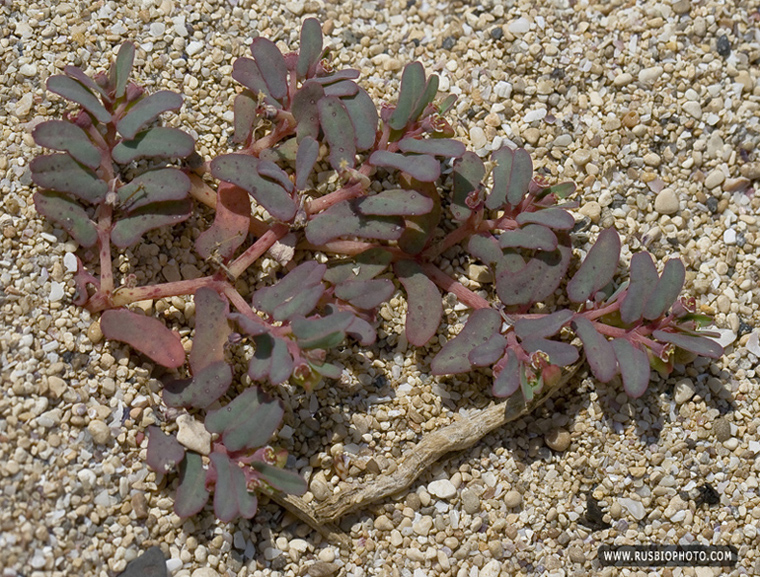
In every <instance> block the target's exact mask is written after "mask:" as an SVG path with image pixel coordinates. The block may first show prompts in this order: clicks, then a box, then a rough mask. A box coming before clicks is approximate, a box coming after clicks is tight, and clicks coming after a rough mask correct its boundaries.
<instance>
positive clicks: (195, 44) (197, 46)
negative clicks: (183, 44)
mask: <svg viewBox="0 0 760 577" xmlns="http://www.w3.org/2000/svg"><path fill="white" fill-rule="evenodd" d="M185 50H186V51H187V55H188V56H195V55H196V54H198V52H200V51H201V50H203V42H199V41H198V40H193V41H192V42H190V43H189V44H188V45H187V48H185Z"/></svg>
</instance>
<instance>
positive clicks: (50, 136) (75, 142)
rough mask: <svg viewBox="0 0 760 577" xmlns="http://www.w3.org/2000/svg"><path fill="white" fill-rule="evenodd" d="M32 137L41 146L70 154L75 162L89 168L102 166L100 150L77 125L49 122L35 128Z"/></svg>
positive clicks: (55, 121)
mask: <svg viewBox="0 0 760 577" xmlns="http://www.w3.org/2000/svg"><path fill="white" fill-rule="evenodd" d="M32 137H33V138H34V141H35V142H36V143H37V144H39V145H40V146H44V147H46V148H52V149H53V150H62V151H64V152H68V153H69V154H70V155H71V156H72V157H73V158H74V160H76V161H77V162H80V163H82V164H84V165H85V166H87V167H89V168H92V169H96V168H98V167H99V166H100V158H101V155H100V150H98V149H97V148H96V147H95V145H94V144H93V143H92V142H91V141H90V137H89V136H87V133H86V132H85V131H84V130H82V129H81V128H79V127H78V126H77V125H76V124H72V123H70V122H65V121H63V120H48V121H47V122H42V123H40V124H38V125H37V126H36V127H35V129H34V130H33V131H32Z"/></svg>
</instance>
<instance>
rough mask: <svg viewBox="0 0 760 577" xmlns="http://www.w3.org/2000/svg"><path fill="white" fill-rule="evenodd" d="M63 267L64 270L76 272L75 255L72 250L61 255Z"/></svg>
mask: <svg viewBox="0 0 760 577" xmlns="http://www.w3.org/2000/svg"><path fill="white" fill-rule="evenodd" d="M63 268H65V269H66V272H77V257H76V255H75V254H74V253H73V252H67V253H66V254H65V255H63Z"/></svg>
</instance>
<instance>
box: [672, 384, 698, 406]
mask: <svg viewBox="0 0 760 577" xmlns="http://www.w3.org/2000/svg"><path fill="white" fill-rule="evenodd" d="M693 396H694V383H693V381H692V380H691V379H681V380H680V381H678V382H677V383H676V387H675V400H676V404H677V405H683V404H684V403H685V402H686V401H688V400H690V399H691V398H692V397H693Z"/></svg>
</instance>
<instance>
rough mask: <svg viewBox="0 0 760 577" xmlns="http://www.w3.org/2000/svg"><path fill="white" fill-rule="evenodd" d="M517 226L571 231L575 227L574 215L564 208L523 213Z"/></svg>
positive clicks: (518, 217)
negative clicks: (538, 225) (530, 225)
mask: <svg viewBox="0 0 760 577" xmlns="http://www.w3.org/2000/svg"><path fill="white" fill-rule="evenodd" d="M515 221H517V224H519V225H524V224H540V225H543V226H546V227H548V228H551V229H554V230H570V229H571V228H573V227H574V226H575V219H574V218H573V215H572V214H570V213H569V212H567V211H566V210H564V209H562V208H545V209H543V210H537V211H535V212H521V213H520V214H518V215H517V218H516V219H515Z"/></svg>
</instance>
